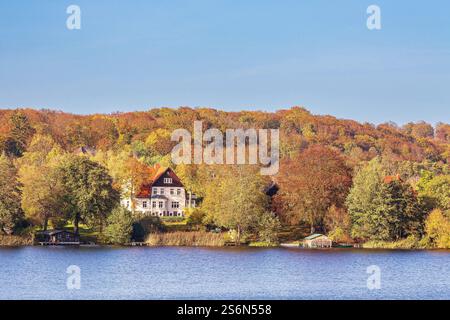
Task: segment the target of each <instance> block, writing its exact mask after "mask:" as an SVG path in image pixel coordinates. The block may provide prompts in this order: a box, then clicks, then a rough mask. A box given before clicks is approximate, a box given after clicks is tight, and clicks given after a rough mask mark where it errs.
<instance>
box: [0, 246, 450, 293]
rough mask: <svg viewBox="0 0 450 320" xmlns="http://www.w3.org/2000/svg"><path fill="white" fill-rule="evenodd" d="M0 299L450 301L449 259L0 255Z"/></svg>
mask: <svg viewBox="0 0 450 320" xmlns="http://www.w3.org/2000/svg"><path fill="white" fill-rule="evenodd" d="M70 265H76V266H79V267H80V270H81V275H80V276H81V288H80V290H68V289H67V286H66V281H67V277H69V275H68V274H67V273H66V269H67V267H69V266H70ZM371 265H376V266H379V268H380V270H381V275H380V277H381V278H380V279H381V288H380V289H379V290H369V289H368V288H367V279H368V277H369V276H370V274H368V273H367V272H366V271H367V267H369V266H371ZM0 299H450V251H388V250H386V251H385V250H353V249H330V250H304V249H296V248H294V249H287V248H274V249H263V248H214V249H211V248H186V247H160V248H143V247H139V248H105V247H97V248H69V247H24V248H8V249H6V248H2V249H0Z"/></svg>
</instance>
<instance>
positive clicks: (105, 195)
mask: <svg viewBox="0 0 450 320" xmlns="http://www.w3.org/2000/svg"><path fill="white" fill-rule="evenodd" d="M59 170H60V175H61V178H62V182H63V187H64V197H63V199H64V208H65V210H66V212H67V213H68V215H69V216H70V217H71V218H72V220H73V224H74V231H75V232H76V233H78V226H79V222H80V221H83V222H85V223H87V224H89V225H96V226H100V227H102V226H103V223H104V221H105V219H106V217H107V216H108V215H109V214H110V213H111V210H112V209H113V208H115V207H116V206H117V205H118V203H119V199H120V197H119V193H118V192H117V191H116V190H115V189H114V188H113V185H112V182H113V181H112V178H111V176H110V175H109V174H108V171H107V169H106V168H105V167H103V166H101V165H100V164H98V163H96V162H93V161H91V160H89V159H88V158H86V157H83V156H81V157H80V156H74V155H69V156H67V157H66V159H65V160H64V161H63V163H62V164H61V166H60V168H59Z"/></svg>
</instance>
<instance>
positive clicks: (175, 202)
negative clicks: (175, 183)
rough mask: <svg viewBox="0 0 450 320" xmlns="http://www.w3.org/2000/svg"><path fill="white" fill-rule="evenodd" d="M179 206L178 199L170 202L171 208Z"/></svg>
mask: <svg viewBox="0 0 450 320" xmlns="http://www.w3.org/2000/svg"><path fill="white" fill-rule="evenodd" d="M179 207H180V203H179V202H178V201H174V202H172V208H174V209H177V208H179Z"/></svg>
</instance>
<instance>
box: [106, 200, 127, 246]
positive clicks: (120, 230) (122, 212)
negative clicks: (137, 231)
mask: <svg viewBox="0 0 450 320" xmlns="http://www.w3.org/2000/svg"><path fill="white" fill-rule="evenodd" d="M132 232H133V218H132V215H131V212H130V211H128V210H127V209H125V208H124V207H122V206H118V207H116V208H114V209H113V211H112V212H111V215H110V216H109V217H108V219H107V225H106V228H105V233H104V234H105V236H106V239H107V241H108V242H109V243H113V244H126V243H128V242H130V240H131V235H132Z"/></svg>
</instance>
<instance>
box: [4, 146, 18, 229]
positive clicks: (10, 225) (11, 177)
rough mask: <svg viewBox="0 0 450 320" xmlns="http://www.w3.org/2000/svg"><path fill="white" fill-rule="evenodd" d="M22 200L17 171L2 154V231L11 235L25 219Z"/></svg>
mask: <svg viewBox="0 0 450 320" xmlns="http://www.w3.org/2000/svg"><path fill="white" fill-rule="evenodd" d="M20 199H21V193H20V183H19V181H18V179H17V170H16V168H15V167H14V165H13V163H12V161H11V160H10V159H9V158H8V157H7V156H6V155H5V154H2V155H1V156H0V231H2V232H4V233H6V234H11V233H12V232H13V230H14V227H15V226H16V225H17V223H18V222H19V221H20V220H21V219H22V218H23V213H22V210H21V208H20Z"/></svg>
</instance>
